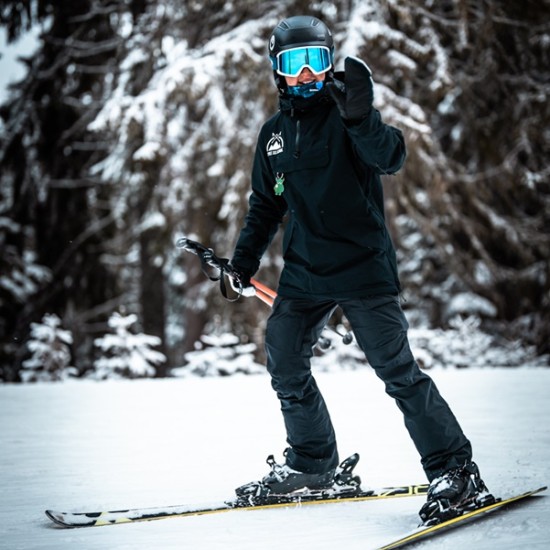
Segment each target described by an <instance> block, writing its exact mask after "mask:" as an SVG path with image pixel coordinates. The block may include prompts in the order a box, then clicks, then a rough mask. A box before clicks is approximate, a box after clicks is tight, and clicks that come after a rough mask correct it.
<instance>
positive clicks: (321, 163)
mask: <svg viewBox="0 0 550 550" xmlns="http://www.w3.org/2000/svg"><path fill="white" fill-rule="evenodd" d="M329 160H330V155H329V150H328V145H326V146H323V147H316V148H314V149H307V150H305V151H301V152H300V153H299V154H298V155H297V156H294V154H293V153H281V154H280V155H275V156H273V157H270V158H269V162H270V164H271V168H272V170H273V173H274V174H277V173H282V174H288V173H290V172H298V171H302V170H318V169H320V168H325V167H326V166H328V163H329Z"/></svg>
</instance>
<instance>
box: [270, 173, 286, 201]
mask: <svg viewBox="0 0 550 550" xmlns="http://www.w3.org/2000/svg"><path fill="white" fill-rule="evenodd" d="M284 183H285V175H284V174H279V172H277V175H276V176H275V185H274V186H273V191H275V194H276V195H277V196H278V197H280V196H281V195H282V194H283V191H284V190H285V185H284Z"/></svg>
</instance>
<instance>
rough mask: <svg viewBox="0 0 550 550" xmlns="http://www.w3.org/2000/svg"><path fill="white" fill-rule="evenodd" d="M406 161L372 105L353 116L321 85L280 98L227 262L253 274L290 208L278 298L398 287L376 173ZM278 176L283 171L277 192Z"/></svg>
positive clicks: (398, 137)
mask: <svg viewBox="0 0 550 550" xmlns="http://www.w3.org/2000/svg"><path fill="white" fill-rule="evenodd" d="M404 159H405V143H404V140H403V135H402V133H401V131H400V130H398V129H397V128H394V127H392V126H389V125H386V124H384V123H383V122H382V121H381V118H380V113H379V112H378V111H377V110H375V109H372V110H371V113H370V115H369V116H368V117H367V118H365V119H363V120H361V121H358V122H354V123H353V124H350V123H346V122H344V121H343V120H342V118H341V117H340V114H339V111H338V109H337V107H336V105H335V103H334V102H333V101H332V99H331V98H330V96H329V95H328V94H327V93H326V92H325V91H324V90H322V91H320V92H318V94H317V95H316V96H314V97H313V98H311V99H307V100H304V99H296V98H293V99H290V98H288V97H284V96H283V97H281V100H280V111H279V112H278V113H277V114H276V115H275V116H273V117H272V118H271V119H269V120H268V121H267V122H266V123H265V124H264V126H263V127H262V129H261V131H260V135H259V138H258V143H257V148H256V154H255V158H254V165H253V169H252V194H251V196H250V200H249V212H248V214H247V216H246V220H245V225H244V227H243V229H242V230H241V233H240V237H239V239H238V242H237V245H236V247H235V252H234V255H233V259H232V263H233V265H235V266H236V267H237V268H238V269H240V270H241V271H242V272H244V273H246V274H249V275H253V274H254V273H255V272H256V271H257V269H258V267H259V265H260V258H261V257H262V255H263V253H264V252H265V250H266V248H267V246H268V245H269V243H270V242H271V239H272V238H273V236H274V234H275V232H276V231H277V229H278V227H279V225H280V224H281V222H282V221H283V217H284V216H285V214H288V221H287V224H286V228H285V235H284V239H283V257H284V269H283V272H282V274H281V278H280V281H279V288H278V292H279V294H280V295H281V296H287V297H311V298H326V297H330V298H354V297H361V296H369V295H374V294H385V293H398V292H399V280H398V276H397V266H396V259H395V251H394V248H393V245H392V242H391V239H390V237H389V234H388V231H387V229H386V226H385V222H384V204H383V192H382V184H381V181H380V174H393V173H395V172H396V171H397V170H399V168H400V167H401V166H402V164H403V161H404ZM276 176H279V177H280V176H282V177H283V178H284V182H283V185H284V192H283V193H282V195H280V196H277V195H276V194H275V191H274V186H275V183H276V181H275V178H276Z"/></svg>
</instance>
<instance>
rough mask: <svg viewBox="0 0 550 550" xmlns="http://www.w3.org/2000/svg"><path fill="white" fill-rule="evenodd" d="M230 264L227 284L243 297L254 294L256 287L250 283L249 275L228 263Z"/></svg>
mask: <svg viewBox="0 0 550 550" xmlns="http://www.w3.org/2000/svg"><path fill="white" fill-rule="evenodd" d="M230 266H231V272H230V273H229V284H230V285H231V288H232V289H233V290H234V291H235V292H236V293H237V294H239V295H241V296H244V297H245V298H250V297H251V296H255V295H256V288H255V287H254V286H253V285H252V284H251V283H250V275H249V274H248V273H246V272H244V270H241V269H239V268H238V267H237V266H235V265H233V264H230Z"/></svg>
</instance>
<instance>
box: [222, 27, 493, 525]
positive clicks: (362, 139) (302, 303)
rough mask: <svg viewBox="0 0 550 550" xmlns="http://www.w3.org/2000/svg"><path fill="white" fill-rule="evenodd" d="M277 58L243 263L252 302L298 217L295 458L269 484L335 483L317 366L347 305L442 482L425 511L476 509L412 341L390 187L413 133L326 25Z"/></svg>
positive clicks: (282, 302)
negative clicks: (265, 261)
mask: <svg viewBox="0 0 550 550" xmlns="http://www.w3.org/2000/svg"><path fill="white" fill-rule="evenodd" d="M268 47H269V58H270V61H271V63H272V67H273V75H274V79H275V84H276V86H277V89H278V92H279V112H278V113H277V114H275V115H274V116H273V117H272V118H270V119H269V120H268V121H267V122H266V123H265V124H264V125H263V127H262V129H261V131H260V134H259V138H258V142H257V148H256V153H255V158H254V162H253V167H252V192H251V195H250V199H249V210H248V213H247V216H246V219H245V224H244V227H243V228H242V230H241V233H240V236H239V238H238V241H237V244H236V246H235V251H234V254H233V257H232V259H231V265H232V267H233V269H234V270H235V271H236V272H237V273H238V276H239V280H240V284H241V285H242V286H243V288H244V289H245V292H244V293H245V295H246V294H252V293H253V292H247V291H248V290H251V288H250V278H251V277H252V276H253V275H254V273H255V272H256V271H257V269H258V267H259V264H260V259H261V257H262V255H263V253H264V252H265V250H266V248H267V246H268V245H269V243H270V242H271V240H272V238H273V236H274V234H275V233H276V231H277V229H278V227H279V225H280V224H281V222H282V220H283V217H284V216H287V217H288V220H287V224H286V228H285V234H284V239H283V256H284V269H283V271H282V274H281V277H280V281H279V287H278V297H277V299H276V300H275V303H274V304H273V310H272V313H271V315H270V317H269V319H268V322H267V328H266V337H265V346H266V353H267V370H268V372H269V374H270V375H271V382H272V386H273V389H274V390H275V391H276V392H277V396H278V398H279V400H280V403H281V410H282V414H283V418H284V422H285V427H286V431H287V442H288V445H289V447H288V448H287V449H286V451H285V456H286V459H285V463H284V464H276V463H274V461H273V460H271V461H269V464H270V465H271V468H272V469H271V472H269V473H268V474H267V475H266V476H265V477H264V478H263V479H262V480H261V482H258V483H259V484H260V485H261V486H262V487H263V488H264V489H266V488H267V489H268V490H269V491H272V492H273V493H290V492H293V491H296V490H299V489H303V488H305V487H307V488H309V489H320V488H326V487H330V486H331V485H332V483H333V476H334V471H335V468H336V466H337V465H338V461H339V459H338V450H337V444H336V437H335V433H334V429H333V426H332V423H331V419H330V416H329V412H328V410H327V407H326V405H325V402H324V400H323V397H322V395H321V393H320V391H319V388H318V387H317V384H316V382H315V380H314V378H313V376H312V373H311V366H310V359H311V357H312V355H313V346H314V345H315V343H316V342H317V340H318V338H319V336H320V333H321V331H322V329H323V327H324V326H325V324H326V323H327V322H328V319H329V318H330V316H331V314H332V312H333V311H334V309H335V308H336V307H337V306H339V307H341V308H342V310H343V312H344V314H345V316H346V318H347V319H348V321H349V322H350V324H351V326H352V329H353V331H354V334H355V338H356V340H357V343H358V345H359V346H360V347H361V349H362V350H363V351H364V353H365V355H366V357H367V358H368V361H369V364H370V365H371V366H372V368H374V370H375V372H376V374H377V376H378V377H379V378H380V379H381V380H382V381H383V382H384V384H385V389H386V392H387V393H388V395H390V396H391V397H393V398H394V399H395V401H396V403H397V406H398V407H399V409H400V410H401V411H402V413H403V415H404V420H405V425H406V427H407V429H408V431H409V434H410V436H411V438H412V440H413V442H414V444H415V446H416V448H417V450H418V452H419V454H420V457H421V463H422V466H423V468H424V470H425V473H426V476H427V477H428V480H429V481H430V482H431V483H430V488H429V492H428V499H427V502H426V503H425V504H424V505H423V507H422V509H421V511H420V516H421V518H422V520H423V521H427V520H430V519H432V518H433V517H437V516H438V514H440V513H441V512H442V511H443V510H444V509H445V508H447V507H448V506H449V505H453V504H457V503H462V502H464V501H474V500H475V499H476V498H479V497H480V495H481V494H482V493H484V492H486V487H485V485H484V483H483V481H482V480H481V478H480V475H479V470H478V468H477V466H476V464H475V463H474V462H472V448H471V444H470V442H469V440H468V439H467V438H466V436H465V435H464V433H463V431H462V429H461V427H460V426H459V424H458V422H457V420H456V418H455V416H454V414H453V413H452V411H451V410H450V408H449V406H448V404H447V403H446V402H445V401H444V399H443V398H442V397H441V395H440V393H439V391H438V389H437V388H436V386H435V384H434V382H433V381H432V379H431V378H430V377H429V376H428V375H427V374H425V373H423V372H421V371H420V369H419V367H418V365H417V363H416V362H415V360H414V357H413V355H412V353H411V350H410V348H409V344H408V340H407V329H408V323H407V321H406V319H405V316H404V313H403V311H402V309H401V307H400V303H399V292H400V284H399V280H398V275H397V265H396V256H395V251H394V248H393V245H392V242H391V240H390V236H389V234H388V230H387V228H386V225H385V220H384V206H383V192H382V185H381V181H380V176H381V175H388V174H394V173H395V172H397V171H398V170H399V169H400V168H401V166H402V165H403V162H404V160H405V143H404V139H403V135H402V133H401V131H400V130H398V129H397V128H394V127H392V126H389V125H387V124H384V123H383V122H382V120H381V116H380V113H379V112H378V111H377V110H376V109H374V108H373V81H372V78H371V72H370V70H369V68H368V67H367V65H366V64H365V63H364V62H363V61H361V60H359V59H357V58H354V57H347V58H346V59H345V73H338V72H334V67H333V58H334V44H333V38H332V35H331V32H330V30H329V29H328V28H327V26H326V25H325V24H324V23H323V22H322V21H320V20H319V19H317V18H315V17H311V16H295V17H289V18H287V19H284V20H283V21H281V22H280V23H279V24H278V25H277V27H276V28H275V29H274V31H273V33H272V35H271V37H270V40H269V46H268ZM249 485H250V484H248V485H245V486H243V488H244V487H249ZM243 488H238V489H237V494H239V493H240V492H241V491H242V490H243Z"/></svg>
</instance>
